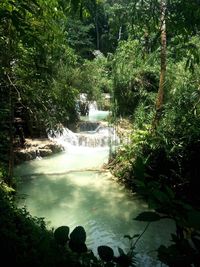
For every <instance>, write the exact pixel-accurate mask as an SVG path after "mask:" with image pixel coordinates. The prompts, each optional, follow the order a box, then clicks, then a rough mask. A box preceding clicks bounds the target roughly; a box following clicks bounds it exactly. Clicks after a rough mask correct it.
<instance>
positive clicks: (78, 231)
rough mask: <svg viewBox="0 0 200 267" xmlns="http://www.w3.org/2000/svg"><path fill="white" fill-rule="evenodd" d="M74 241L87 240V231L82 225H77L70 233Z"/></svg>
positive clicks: (83, 241) (80, 242) (79, 242)
mask: <svg viewBox="0 0 200 267" xmlns="http://www.w3.org/2000/svg"><path fill="white" fill-rule="evenodd" d="M70 239H71V240H72V242H73V243H77V244H82V243H85V241H86V232H85V229H84V228H83V227H82V226H77V227H76V228H75V229H74V230H73V231H72V232H71V234H70Z"/></svg>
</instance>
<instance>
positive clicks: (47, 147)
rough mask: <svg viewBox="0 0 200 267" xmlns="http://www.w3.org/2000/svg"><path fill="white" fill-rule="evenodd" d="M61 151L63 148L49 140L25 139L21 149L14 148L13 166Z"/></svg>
mask: <svg viewBox="0 0 200 267" xmlns="http://www.w3.org/2000/svg"><path fill="white" fill-rule="evenodd" d="M61 151H63V147H62V146H61V145H58V144H57V143H56V142H53V141H52V140H49V139H26V142H25V145H24V147H23V148H19V147H18V148H16V150H15V153H14V162H15V164H20V163H22V162H24V161H28V160H32V159H35V158H36V157H38V156H39V157H47V156H50V155H52V154H55V153H58V152H61Z"/></svg>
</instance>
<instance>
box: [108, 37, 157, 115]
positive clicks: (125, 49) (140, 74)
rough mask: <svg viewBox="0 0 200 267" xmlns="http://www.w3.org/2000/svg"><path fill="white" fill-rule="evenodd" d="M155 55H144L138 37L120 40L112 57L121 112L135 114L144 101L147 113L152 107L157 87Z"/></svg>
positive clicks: (119, 111)
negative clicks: (132, 39)
mask: <svg viewBox="0 0 200 267" xmlns="http://www.w3.org/2000/svg"><path fill="white" fill-rule="evenodd" d="M153 56H154V55H151V56H149V57H148V59H143V57H142V49H141V46H140V43H139V42H138V41H127V42H120V45H119V47H118V49H117V51H116V53H115V56H114V59H113V62H114V66H113V80H114V96H115V99H116V101H117V107H118V110H117V112H118V115H133V114H134V113H135V111H136V110H137V112H138V109H139V108H140V109H141V105H144V108H145V109H146V113H147V114H148V113H149V111H150V110H151V109H152V106H153V105H154V101H155V92H157V87H158V70H157V68H156V66H157V62H156V60H155V58H156V57H155V58H154V57H153ZM153 64H155V67H154V68H153V67H152V65H153ZM144 108H143V110H144Z"/></svg>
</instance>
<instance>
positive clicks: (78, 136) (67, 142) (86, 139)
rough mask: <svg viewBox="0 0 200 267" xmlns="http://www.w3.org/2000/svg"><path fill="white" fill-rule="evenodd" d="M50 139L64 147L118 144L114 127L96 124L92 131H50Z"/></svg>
mask: <svg viewBox="0 0 200 267" xmlns="http://www.w3.org/2000/svg"><path fill="white" fill-rule="evenodd" d="M49 138H50V139H51V140H54V141H56V142H57V143H59V144H60V145H62V146H63V147H64V148H65V149H68V148H69V147H71V146H74V147H109V146H110V145H119V143H120V140H119V138H118V137H117V134H116V132H115V129H114V128H113V127H110V126H103V125H101V124H100V125H98V126H97V128H96V129H95V130H93V131H83V132H78V133H74V132H72V131H70V130H69V129H68V128H63V130H62V132H60V131H59V132H52V133H51V134H49Z"/></svg>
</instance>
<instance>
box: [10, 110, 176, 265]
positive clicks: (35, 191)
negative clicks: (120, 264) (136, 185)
mask: <svg viewBox="0 0 200 267" xmlns="http://www.w3.org/2000/svg"><path fill="white" fill-rule="evenodd" d="M106 115H107V113H106V112H100V111H99V112H97V111H95V112H93V113H92V116H91V114H90V116H89V117H88V118H85V120H88V121H92V122H98V120H101V119H102V118H103V117H105V116H106ZM111 132H112V131H110V129H109V128H108V129H107V130H103V129H101V127H99V130H98V132H96V131H95V130H93V129H92V130H90V131H88V132H87V133H86V132H82V133H77V134H74V133H72V132H71V131H66V133H65V135H64V134H63V135H60V136H59V135H57V141H59V140H60V142H62V144H65V151H63V152H61V153H58V154H55V155H53V156H50V157H46V158H43V159H40V158H38V159H35V160H32V161H29V162H25V163H23V164H20V165H18V166H16V168H15V175H17V176H21V182H20V184H19V194H20V199H19V203H18V205H19V207H23V206H25V207H26V208H27V209H28V211H29V212H30V213H31V214H32V215H33V216H37V217H44V218H45V221H46V222H47V227H49V228H56V227H58V226H62V225H68V226H69V227H70V229H71V230H73V229H74V228H75V227H76V226H78V225H82V226H83V227H84V228H85V230H86V233H87V241H86V243H87V246H88V248H91V249H92V250H93V252H94V253H95V254H97V247H98V246H99V245H107V246H110V247H112V248H113V250H114V252H115V255H118V247H120V248H122V249H123V250H124V251H128V249H129V247H130V243H129V240H128V239H127V238H124V235H131V236H132V235H134V234H141V233H142V232H143V230H144V228H145V226H146V223H143V222H138V221H135V220H133V219H134V218H135V217H136V216H137V215H138V214H139V213H140V212H142V211H147V210H148V207H147V204H146V203H145V202H144V201H143V200H141V199H140V198H139V197H138V196H137V195H136V194H132V193H131V192H129V191H128V190H126V189H125V188H124V186H122V185H119V184H118V183H117V182H116V181H115V179H114V178H113V177H112V175H111V174H110V173H109V172H108V171H106V170H104V169H102V166H103V164H104V163H107V161H108V156H109V146H108V144H109V143H110V142H111V139H110V138H109V136H111V134H113V132H112V133H111ZM106 137H108V138H107V139H108V142H107V141H105V140H106ZM99 139H102V140H104V141H101V140H100V141H99ZM115 139H116V137H115ZM89 140H92V141H89ZM94 140H95V141H94ZM96 140H98V141H96ZM173 231H174V224H173V222H172V221H170V220H168V219H164V220H162V221H160V222H153V223H151V224H150V226H149V228H148V229H147V231H146V232H145V233H144V235H143V236H142V238H141V239H140V240H139V242H138V243H137V247H136V251H137V252H138V254H137V259H138V265H137V266H139V267H140V266H141V267H146V266H147V267H148V266H151V267H155V266H161V263H159V262H157V261H156V260H155V258H156V252H155V250H156V249H157V248H158V247H159V246H160V245H161V244H164V245H167V244H169V242H170V233H172V232H173ZM162 266H164V265H162Z"/></svg>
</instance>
